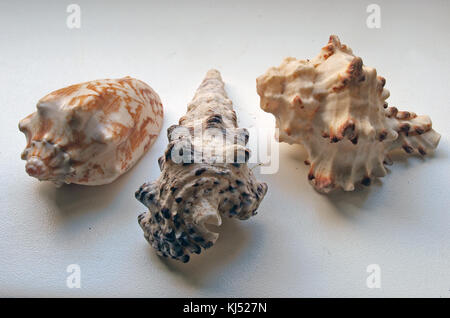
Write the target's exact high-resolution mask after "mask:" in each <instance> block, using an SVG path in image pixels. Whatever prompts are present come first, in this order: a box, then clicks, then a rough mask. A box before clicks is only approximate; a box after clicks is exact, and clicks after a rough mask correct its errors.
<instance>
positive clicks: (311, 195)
mask: <svg viewBox="0 0 450 318" xmlns="http://www.w3.org/2000/svg"><path fill="white" fill-rule="evenodd" d="M69 3H71V2H69V1H53V2H50V1H48V2H44V1H28V2H25V1H1V3H0V43H1V50H0V87H1V93H0V105H1V106H0V107H1V117H0V127H1V128H0V129H1V138H0V162H1V174H0V175H1V177H0V178H1V179H0V193H1V195H0V211H1V213H2V215H1V218H0V296H74V297H77V296H150V297H169V296H175V297H177V296H192V297H196V296H213V297H215V296H264V297H265V296H294V297H295V296H369V297H371V296H373V297H380V296H435V297H449V296H450V245H449V242H450V211H449V206H450V195H449V185H450V184H449V140H448V136H449V125H448V121H449V118H450V107H449V101H450V87H449V83H450V72H449V69H450V68H449V66H450V62H449V61H450V59H449V58H448V56H449V51H450V42H449V41H448V32H449V27H450V19H449V18H448V17H449V13H450V10H449V9H450V2H449V1H445V0H444V1H389V2H388V1H376V3H378V4H379V5H380V6H381V17H382V25H381V29H368V28H367V27H366V24H365V21H366V18H367V15H368V14H367V13H366V7H367V5H368V4H370V3H371V1H327V2H321V3H318V2H317V1H304V2H301V1H290V2H288V1H273V2H269V1H267V2H266V1H252V2H248V3H243V2H242V1H189V2H187V1H186V2H178V3H175V2H171V1H158V2H157V3H153V4H151V3H147V2H144V1H134V2H131V1H122V2H106V1H105V2H103V1H95V2H94V1H76V3H78V4H80V6H81V9H82V25H81V29H79V30H77V29H73V30H71V29H68V28H67V27H66V17H67V15H68V14H67V13H66V6H67V5H68V4H69ZM330 34H337V35H339V36H340V38H341V40H342V42H343V43H346V44H348V45H349V46H350V47H352V48H353V49H354V52H355V53H356V55H358V56H361V57H362V58H363V60H364V62H365V64H367V65H370V66H374V67H376V68H377V70H378V73H379V74H380V75H382V76H384V77H385V78H386V79H387V88H388V89H389V90H390V91H391V97H390V99H389V101H390V105H395V106H398V107H399V108H403V109H405V110H410V111H414V112H416V113H420V114H428V115H430V116H431V118H432V120H433V126H434V127H435V129H436V130H437V131H438V132H439V133H441V134H442V139H441V143H440V145H439V147H438V150H437V152H436V154H435V156H434V157H432V158H427V159H425V160H421V159H419V158H410V159H408V160H400V161H397V162H396V163H395V164H394V166H392V167H391V168H390V169H391V171H392V172H391V173H390V174H389V175H388V176H386V177H385V178H383V179H382V180H381V181H380V182H378V183H376V184H375V185H373V186H372V187H371V188H370V189H368V190H367V189H366V190H362V191H358V192H354V193H344V194H336V195H332V196H324V195H320V194H318V193H316V192H315V191H314V190H313V188H312V187H311V186H310V185H309V184H308V182H307V179H306V174H307V167H306V166H304V164H303V153H302V151H301V150H300V148H299V147H295V146H294V147H291V146H287V145H282V146H281V154H280V160H281V167H280V170H279V172H278V173H277V174H275V175H261V176H258V178H259V179H261V180H264V181H266V182H267V183H268V185H269V191H268V194H267V195H266V198H265V200H264V201H263V202H262V204H261V206H260V209H259V214H258V215H257V216H256V217H254V218H252V219H251V220H249V221H246V222H239V221H236V222H230V221H229V222H226V223H225V224H224V225H223V227H222V229H221V237H220V238H219V241H218V243H217V244H216V245H215V246H214V247H213V248H212V249H210V250H208V251H207V252H205V253H202V255H201V256H199V257H193V259H192V260H191V262H190V263H189V264H181V263H175V262H172V261H165V260H162V259H160V258H159V257H157V256H156V255H155V254H154V252H153V250H152V249H151V247H150V246H149V245H148V244H147V243H146V242H145V240H144V238H143V235H142V231H141V229H140V228H139V226H138V223H137V220H136V217H137V215H138V214H139V213H140V212H142V211H144V206H143V205H142V204H140V203H139V202H138V201H137V200H135V199H134V191H135V190H136V189H137V188H138V187H139V186H140V185H141V184H142V183H143V182H144V181H148V180H153V179H155V178H156V177H157V176H158V175H159V170H158V165H157V158H158V157H159V156H160V155H161V154H162V152H163V150H164V149H165V147H166V136H165V129H166V128H167V127H169V126H170V125H171V124H173V123H175V122H176V121H177V120H178V118H179V117H180V116H181V115H182V114H183V113H184V111H185V107H186V104H187V102H188V101H189V100H190V99H191V98H192V96H193V94H194V91H195V89H196V88H197V86H198V85H199V84H200V82H201V80H202V78H203V76H204V74H205V72H206V71H207V70H208V69H209V68H212V67H214V68H217V69H219V70H220V71H221V73H222V76H223V78H224V80H225V82H226V88H227V91H228V93H229V95H230V97H231V99H232V100H233V102H234V104H235V108H236V111H237V114H238V117H239V119H240V124H241V126H242V127H250V126H260V125H272V124H273V122H274V120H273V117H272V116H271V115H270V114H266V113H264V112H262V111H261V110H260V109H259V97H258V96H257V94H256V89H255V79H256V77H257V76H259V75H260V74H262V73H263V72H264V71H265V70H266V69H267V68H268V67H270V66H272V65H278V64H279V63H280V62H281V60H282V58H283V57H285V56H289V55H292V56H296V57H298V58H309V57H313V56H315V55H316V54H317V53H318V52H319V50H320V48H321V47H322V46H324V45H325V44H326V42H327V40H328V36H329V35H330ZM125 75H131V76H134V77H136V78H139V79H141V80H143V81H145V82H147V83H148V84H150V85H151V86H152V87H153V88H154V89H155V90H156V91H157V92H158V93H159V94H160V96H161V99H162V101H163V104H164V106H165V114H166V117H165V120H164V127H163V132H162V134H161V135H160V137H159V138H158V140H157V142H156V143H155V145H154V146H153V148H152V149H151V150H150V151H149V152H148V153H147V155H146V156H145V157H144V158H143V159H142V160H141V161H140V162H139V164H138V165H137V166H136V167H135V168H134V169H132V170H131V171H130V172H129V173H127V174H126V175H124V176H123V177H121V178H120V179H119V180H118V181H117V182H115V183H113V184H111V185H107V186H101V187H82V186H64V187H63V188H61V189H55V188H54V187H53V186H52V185H51V184H46V183H39V182H38V181H37V180H35V179H32V178H31V177H29V176H27V174H26V173H25V171H24V164H25V163H24V162H23V161H21V160H20V153H21V151H22V150H23V148H24V146H25V137H24V136H23V134H22V133H20V132H19V130H18V129H17V124H18V121H19V120H20V119H21V118H23V117H24V116H26V115H27V114H29V113H31V112H33V111H35V104H36V101H37V100H38V99H39V98H40V97H42V96H44V95H45V94H46V93H48V92H50V91H52V90H55V89H57V88H61V87H64V86H67V85H69V84H74V83H78V82H82V81H87V80H93V79H97V78H106V77H110V78H117V77H122V76H125ZM74 263H75V264H79V265H80V266H81V284H82V288H81V289H69V288H67V287H66V277H67V275H68V274H67V273H66V267H67V266H68V265H69V264H74ZM373 263H375V264H379V265H380V267H381V289H369V288H367V287H366V278H367V276H368V275H369V274H368V273H366V267H367V266H368V265H369V264H373Z"/></svg>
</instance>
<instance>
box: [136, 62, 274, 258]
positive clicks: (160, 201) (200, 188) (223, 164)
mask: <svg viewBox="0 0 450 318" xmlns="http://www.w3.org/2000/svg"><path fill="white" fill-rule="evenodd" d="M208 132H211V133H215V134H216V135H215V136H216V137H217V138H209V137H208ZM167 135H168V139H169V145H168V147H167V149H166V151H165V154H164V156H162V157H161V158H160V160H159V164H160V168H161V175H160V177H159V178H158V179H157V180H156V181H154V182H151V183H145V184H143V185H142V186H141V187H140V189H139V190H138V191H136V198H137V199H138V200H139V201H140V202H142V203H143V204H144V205H145V206H146V207H148V209H149V211H148V212H145V213H143V214H141V215H139V217H138V221H139V224H140V226H141V227H142V229H143V231H144V237H145V238H146V239H147V241H148V242H149V243H150V244H151V246H153V247H154V248H155V249H156V250H157V253H158V254H159V255H161V256H166V257H171V258H173V259H177V260H180V261H182V262H188V261H189V258H190V254H192V253H196V254H199V253H200V252H201V250H202V248H203V249H207V248H209V247H211V246H212V245H213V244H214V243H215V242H216V240H217V238H218V236H219V235H218V234H217V233H214V232H212V231H211V230H209V229H208V228H207V225H208V224H213V225H215V226H220V225H221V223H222V217H223V216H227V217H230V218H238V219H240V220H246V219H248V218H250V217H251V216H252V215H255V214H256V209H257V208H258V206H259V204H260V202H261V200H262V199H263V197H264V195H265V194H266V192H267V185H266V184H265V183H260V182H258V181H256V179H255V177H254V175H253V172H252V170H251V169H249V167H248V166H247V160H248V158H249V155H250V151H249V149H248V148H247V147H246V146H245V145H246V144H247V141H248V137H249V135H248V131H247V130H246V129H242V128H238V127H237V122H236V113H235V112H234V110H233V104H232V102H231V100H230V99H228V97H227V94H226V93H225V90H224V83H223V82H222V78H221V76H220V73H219V72H218V71H216V70H210V71H209V72H208V73H207V74H206V77H205V79H204V80H203V82H202V84H201V85H200V87H199V88H198V90H197V92H196V94H195V96H194V98H193V100H192V101H191V102H190V104H189V105H188V111H187V113H186V115H185V116H183V117H181V119H180V121H179V125H173V126H171V127H170V128H169V129H168V130H167ZM216 155H221V156H224V157H225V156H226V158H231V160H228V161H227V160H218V158H219V157H218V156H216ZM178 156H183V160H182V161H181V160H179V159H180V158H179V157H178ZM224 157H222V159H224Z"/></svg>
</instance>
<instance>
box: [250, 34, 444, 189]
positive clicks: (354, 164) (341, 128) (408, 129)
mask: <svg viewBox="0 0 450 318" xmlns="http://www.w3.org/2000/svg"><path fill="white" fill-rule="evenodd" d="M385 83H386V80H385V79H384V78H383V77H380V76H377V72H376V70H375V69H374V68H371V67H368V66H365V65H363V61H362V59H361V58H360V57H356V56H355V55H353V53H352V50H351V49H350V48H349V47H348V46H346V45H344V44H341V42H340V41H339V38H338V37H337V36H333V35H332V36H331V37H330V40H329V42H328V44H327V45H326V46H325V47H324V48H322V51H321V52H320V54H319V55H318V56H317V57H315V58H314V59H312V60H297V59H295V58H292V57H288V58H286V59H284V60H283V62H282V63H281V65H280V66H279V67H272V68H270V69H269V70H268V71H267V72H266V73H265V74H264V75H262V76H260V77H259V78H258V79H257V91H258V94H259V96H260V97H261V108H262V109H263V110H264V111H266V112H269V113H272V114H273V115H274V116H275V118H276V125H277V128H278V129H279V130H278V136H277V137H278V138H279V141H280V142H287V143H289V144H301V145H303V146H304V147H305V149H306V151H307V155H308V158H307V160H305V163H306V164H309V165H310V171H309V174H308V179H309V180H310V182H311V184H312V185H313V186H314V188H315V189H316V190H318V191H319V192H323V193H328V192H329V191H331V190H333V189H336V188H342V189H344V190H345V191H353V190H354V189H355V184H356V183H362V184H363V185H370V183H371V179H373V178H374V177H383V176H385V175H386V169H385V166H384V165H385V164H391V163H392V161H391V159H390V158H389V156H388V154H389V152H391V151H393V150H395V149H399V148H403V150H404V151H405V152H406V153H419V154H420V155H425V154H427V153H429V152H431V151H433V150H434V149H435V148H436V147H437V145H438V143H439V139H440V135H439V134H438V133H437V132H435V131H434V130H433V129H432V127H431V120H430V118H429V117H428V116H425V115H420V116H418V115H416V114H415V113H412V112H407V111H398V109H397V108H396V107H388V104H387V103H386V99H387V98H388V97H389V91H388V90H387V89H385V88H384V85H385Z"/></svg>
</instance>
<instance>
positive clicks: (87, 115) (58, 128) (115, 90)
mask: <svg viewBox="0 0 450 318" xmlns="http://www.w3.org/2000/svg"><path fill="white" fill-rule="evenodd" d="M162 121H163V106H162V104H161V100H160V98H159V96H158V94H157V93H156V92H155V91H154V90H153V89H152V88H151V87H150V86H148V85H147V84H145V83H144V82H142V81H140V80H137V79H134V78H131V77H125V78H121V79H102V80H95V81H90V82H85V83H81V84H76V85H72V86H68V87H65V88H62V89H59V90H56V91H54V92H52V93H50V94H48V95H46V96H45V97H43V98H42V99H40V100H39V102H38V104H37V112H34V113H32V114H30V115H29V116H27V117H26V118H24V119H22V120H21V121H20V123H19V129H20V131H22V132H23V133H24V134H25V135H26V138H27V145H26V148H25V150H24V151H23V153H22V159H23V160H26V161H27V163H26V171H27V173H28V174H29V175H30V176H33V177H35V178H37V179H39V180H48V181H52V182H53V183H54V184H56V185H57V186H60V185H62V184H64V183H77V184H83V185H101V184H107V183H111V182H112V181H114V180H115V179H116V178H118V177H119V176H120V175H122V174H123V173H124V172H126V171H127V170H129V169H130V168H131V167H132V166H133V165H134V164H135V163H136V162H137V160H138V159H139V158H140V157H141V156H142V155H143V154H144V153H145V152H146V151H147V150H148V149H149V148H150V147H151V145H152V144H153V142H154V141H155V140H156V137H157V136H158V134H159V131H160V130H161V126H162Z"/></svg>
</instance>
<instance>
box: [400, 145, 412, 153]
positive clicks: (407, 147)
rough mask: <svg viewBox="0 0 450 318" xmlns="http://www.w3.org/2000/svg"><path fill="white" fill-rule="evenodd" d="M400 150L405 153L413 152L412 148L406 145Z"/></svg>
mask: <svg viewBox="0 0 450 318" xmlns="http://www.w3.org/2000/svg"><path fill="white" fill-rule="evenodd" d="M402 148H403V150H405V152H406V153H412V152H413V151H414V148H413V147H411V146H410V145H408V144H404V145H402Z"/></svg>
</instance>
